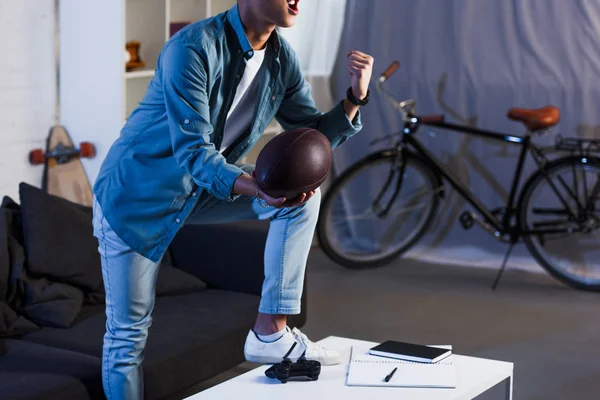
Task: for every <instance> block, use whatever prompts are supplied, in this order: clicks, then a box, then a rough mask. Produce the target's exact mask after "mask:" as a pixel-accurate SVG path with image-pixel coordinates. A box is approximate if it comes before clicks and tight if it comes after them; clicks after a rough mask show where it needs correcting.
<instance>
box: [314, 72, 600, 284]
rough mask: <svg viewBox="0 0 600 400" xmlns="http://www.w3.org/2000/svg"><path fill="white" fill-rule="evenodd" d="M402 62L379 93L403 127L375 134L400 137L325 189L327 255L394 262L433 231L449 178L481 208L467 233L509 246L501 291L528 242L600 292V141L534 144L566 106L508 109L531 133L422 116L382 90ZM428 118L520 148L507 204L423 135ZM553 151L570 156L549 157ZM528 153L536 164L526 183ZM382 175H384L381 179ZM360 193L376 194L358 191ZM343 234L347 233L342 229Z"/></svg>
mask: <svg viewBox="0 0 600 400" xmlns="http://www.w3.org/2000/svg"><path fill="white" fill-rule="evenodd" d="M398 67H399V63H398V62H397V61H395V62H393V63H392V64H391V65H390V66H389V67H388V68H387V69H386V70H385V72H384V73H383V74H381V75H380V77H379V79H378V80H377V90H378V91H379V92H381V93H383V94H384V96H385V98H386V99H387V100H389V101H390V102H391V103H392V105H393V106H394V108H396V109H397V110H398V111H399V112H400V113H401V114H402V115H403V129H402V130H401V131H399V132H396V133H393V134H391V135H388V136H386V137H384V138H383V139H378V140H376V141H374V142H373V143H376V142H379V141H381V140H386V139H389V138H393V137H397V140H396V142H395V144H394V145H393V146H392V147H391V148H388V149H384V150H381V151H376V152H374V153H372V154H369V155H367V156H366V157H364V158H363V159H361V160H359V161H358V162H356V163H354V164H353V165H351V166H350V167H349V168H347V169H346V170H345V171H343V173H342V174H341V175H339V176H338V177H337V178H335V179H334V180H333V182H332V184H331V186H330V187H329V188H328V190H327V191H326V193H325V195H324V197H323V201H322V204H321V211H320V215H319V220H318V223H317V229H316V233H317V237H318V240H319V242H320V245H321V247H322V249H323V251H324V252H325V253H326V255H327V256H328V257H329V258H331V259H332V260H333V261H335V262H336V263H338V264H340V265H342V266H345V267H348V268H355V269H361V268H374V267H378V266H382V265H385V264H388V263H389V262H391V261H392V260H393V259H395V258H397V257H399V256H400V255H401V254H403V253H404V252H406V251H407V250H408V249H409V248H411V247H412V246H413V245H414V244H415V243H417V241H418V240H419V239H420V238H421V237H422V236H423V234H424V233H425V232H426V231H427V229H428V227H429V226H430V224H431V222H432V220H433V218H434V215H435V213H436V209H437V207H438V206H439V203H440V200H441V199H443V198H444V192H445V185H446V184H449V185H450V186H451V187H452V188H454V190H456V192H457V193H458V194H459V195H460V196H461V197H463V198H464V199H465V200H466V201H467V203H469V204H470V205H471V206H472V207H473V209H474V211H465V212H463V213H462V214H461V216H460V218H459V220H460V224H461V225H462V227H463V228H464V229H465V230H466V229H470V228H472V227H473V226H474V224H475V223H478V224H479V225H480V226H481V227H483V228H484V230H486V231H487V232H489V233H491V234H492V235H493V236H494V237H495V238H497V239H498V240H500V241H502V242H505V243H507V244H509V248H508V250H507V252H506V254H505V257H504V260H503V262H502V265H501V268H500V270H499V271H498V274H497V276H496V279H495V281H494V284H493V287H494V288H496V286H497V284H498V282H499V280H500V277H501V275H502V273H503V271H504V268H505V265H506V262H507V260H508V257H509V255H510V252H511V250H512V248H513V246H514V245H515V244H516V243H518V242H519V241H524V242H525V244H526V246H527V249H528V250H529V252H530V253H531V255H532V256H533V257H534V258H535V260H536V261H537V262H538V263H539V264H540V265H541V266H542V267H543V268H544V269H545V270H546V271H547V272H548V273H549V274H550V275H551V276H553V277H554V278H556V279H558V280H559V281H561V282H563V283H564V284H566V285H568V286H571V287H573V288H577V289H581V290H588V291H600V268H599V267H600V265H598V264H600V258H599V257H597V255H590V254H588V253H589V251H592V252H593V250H595V249H597V250H600V247H599V246H598V244H599V242H598V237H599V232H598V229H599V228H600V210H599V209H598V207H597V205H598V204H597V202H598V200H599V196H600V179H599V177H600V159H599V158H598V157H597V156H596V154H597V153H598V152H600V141H596V140H591V139H576V138H565V139H563V138H562V137H561V136H560V135H559V136H558V137H557V140H556V143H555V144H554V146H546V147H539V146H537V145H535V144H534V143H533V142H532V137H533V135H542V134H545V133H546V132H547V131H548V129H549V128H550V127H552V126H554V125H556V124H557V123H558V121H559V120H560V111H559V110H558V108H556V107H554V106H546V107H543V108H540V109H521V108H512V109H510V110H509V111H508V114H507V117H508V118H510V119H512V120H515V121H520V122H522V123H523V124H524V125H525V127H526V128H527V130H526V133H525V135H524V136H516V135H511V134H505V133H501V132H494V131H491V130H483V129H479V128H476V127H474V126H472V125H471V126H469V125H461V124H455V123H450V122H446V121H445V117H444V115H443V114H439V115H421V116H419V115H417V114H416V101H415V100H413V99H410V100H405V101H401V102H400V101H398V100H396V99H395V98H394V96H393V95H392V94H391V93H390V92H388V91H387V90H385V89H384V88H383V84H384V83H385V81H386V80H387V79H388V78H389V77H390V76H391V75H392V74H393V73H394V72H395V71H396V70H397V69H398ZM421 125H426V126H431V127H438V128H443V129H448V130H452V131H458V132H462V133H466V134H469V135H475V136H479V137H484V138H487V139H492V140H496V141H501V142H506V143H509V144H512V145H516V146H520V147H521V151H520V154H519V157H518V161H517V165H516V170H515V174H514V178H513V180H512V184H511V189H510V192H509V195H508V199H507V201H506V205H505V206H504V207H501V208H496V209H490V208H488V207H486V206H485V205H484V204H483V202H482V201H481V200H480V199H479V198H478V197H477V196H476V195H475V194H474V193H473V192H472V191H471V190H470V189H469V188H468V187H467V186H466V185H465V184H464V183H463V182H461V180H460V179H459V178H458V177H457V176H456V175H455V174H453V173H452V171H450V170H449V168H447V167H445V166H444V164H443V163H442V162H441V161H440V160H439V159H438V158H436V156H434V155H433V154H432V153H431V152H430V151H429V150H427V149H426V148H425V146H424V145H423V144H422V143H421V142H420V141H419V140H418V139H417V138H416V133H417V132H418V131H419V128H420V126H421ZM551 152H558V153H560V152H566V153H567V154H563V155H562V156H559V157H558V158H553V159H550V158H549V157H548V155H549V153H551ZM528 154H529V155H530V156H531V157H532V158H533V160H534V161H535V163H536V165H537V170H536V171H534V172H533V173H532V174H531V175H530V176H529V177H528V178H527V180H526V181H525V184H524V185H523V187H522V189H520V190H519V184H520V182H521V179H522V175H523V166H524V164H525V161H526V156H527V155H528ZM382 176H383V177H385V179H374V178H376V177H382ZM382 181H383V183H382ZM353 191H354V193H356V191H360V192H361V193H369V192H372V193H375V194H376V195H374V196H373V197H374V198H373V197H372V198H369V197H368V196H364V195H363V196H353V195H352V194H353ZM340 232H341V233H342V235H341V236H342V238H341V239H339V238H338V237H337V235H336V234H337V233H340ZM586 251H587V252H586Z"/></svg>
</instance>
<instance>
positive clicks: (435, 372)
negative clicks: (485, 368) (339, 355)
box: [346, 346, 456, 389]
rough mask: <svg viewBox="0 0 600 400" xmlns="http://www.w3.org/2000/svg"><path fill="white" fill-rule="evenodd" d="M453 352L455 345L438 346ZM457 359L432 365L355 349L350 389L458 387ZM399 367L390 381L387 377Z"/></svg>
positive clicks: (448, 358) (350, 372)
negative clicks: (360, 387) (455, 362)
mask: <svg viewBox="0 0 600 400" xmlns="http://www.w3.org/2000/svg"><path fill="white" fill-rule="evenodd" d="M435 347H441V348H448V349H451V348H452V347H451V346H435ZM453 358H454V356H449V357H447V358H445V359H443V360H442V361H440V362H438V363H435V364H429V363H419V362H414V361H404V360H397V359H391V358H386V357H379V356H373V355H370V354H369V348H366V347H365V348H363V347H357V346H353V347H352V356H351V358H350V368H349V371H348V380H347V382H346V384H347V385H348V386H392V387H394V386H395V387H413V388H447V389H454V388H456V367H455V365H454V364H453ZM396 367H397V368H398V369H397V370H396V372H395V373H394V375H393V377H392V379H390V381H389V382H385V381H384V378H385V377H386V376H387V375H388V374H389V373H390V372H391V371H392V370H393V369H394V368H396Z"/></svg>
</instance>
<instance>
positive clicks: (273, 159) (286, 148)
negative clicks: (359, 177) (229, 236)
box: [254, 128, 332, 200]
mask: <svg viewBox="0 0 600 400" xmlns="http://www.w3.org/2000/svg"><path fill="white" fill-rule="evenodd" d="M331 164H332V151H331V144H330V143H329V140H328V139H327V138H326V137H325V135H323V134H322V133H321V132H319V131H318V130H316V129H312V128H298V129H292V130H289V131H286V132H283V133H280V134H279V135H277V136H275V137H274V138H273V139H271V140H270V141H269V142H268V143H267V144H266V145H265V147H263V149H262V150H261V151H260V153H259V155H258V158H257V160H256V169H255V171H254V178H255V180H256V183H257V185H258V187H259V188H260V190H262V191H263V192H264V193H266V194H268V195H269V196H271V197H275V198H279V197H285V198H286V199H289V200H291V199H293V198H295V197H297V196H298V195H300V194H301V193H307V192H310V191H311V190H315V189H317V188H318V187H319V186H321V184H322V183H323V182H324V181H325V179H326V178H327V175H329V171H330V169H331Z"/></svg>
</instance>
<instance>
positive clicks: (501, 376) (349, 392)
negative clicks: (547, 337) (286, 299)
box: [186, 336, 513, 400]
mask: <svg viewBox="0 0 600 400" xmlns="http://www.w3.org/2000/svg"><path fill="white" fill-rule="evenodd" d="M319 343H322V344H323V345H324V346H326V347H329V348H332V349H337V350H340V351H342V352H343V354H344V360H346V361H345V363H343V364H339V365H335V366H329V367H322V369H321V375H320V376H319V379H318V380H317V381H314V382H293V381H290V382H288V383H286V384H281V383H280V382H279V381H277V380H275V379H269V378H267V377H266V376H265V370H266V369H267V368H268V366H261V367H259V368H256V369H253V370H252V371H249V372H246V373H245V374H242V375H240V376H238V377H235V378H233V379H231V380H229V381H227V382H223V383H221V384H219V385H216V386H213V387H212V388H210V389H207V390H205V391H203V392H200V393H198V394H196V395H194V396H191V397H188V398H187V399H186V400H205V399H211V400H216V399H219V400H221V399H257V400H259V399H260V400H264V399H285V400H320V399H324V400H325V399H326V400H337V399H344V400H346V399H347V400H358V399H361V400H363V399H368V400H375V399H400V398H401V399H419V400H423V399H432V400H437V399H440V400H441V399H444V400H449V399H453V400H454V399H465V400H466V399H473V398H474V397H476V396H478V395H480V394H481V393H483V392H485V391H486V390H488V389H490V388H492V387H493V386H495V385H496V384H498V383H500V382H502V381H504V382H505V390H506V399H507V400H512V388H513V363H510V362H504V361H494V360H487V359H483V358H475V357H466V356H460V355H456V354H455V355H454V363H455V364H456V368H457V370H456V371H457V379H458V380H457V385H456V386H457V387H456V389H420V388H419V389H415V388H398V387H393V388H386V387H350V386H346V375H347V372H348V365H349V362H350V347H351V346H352V345H363V346H364V345H369V346H372V345H375V344H376V343H372V342H365V341H362V340H354V339H348V338H342V337H337V336H330V337H327V338H325V339H323V340H321V341H320V342H319Z"/></svg>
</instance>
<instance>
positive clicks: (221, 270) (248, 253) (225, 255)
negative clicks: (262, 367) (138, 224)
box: [170, 221, 306, 327]
mask: <svg viewBox="0 0 600 400" xmlns="http://www.w3.org/2000/svg"><path fill="white" fill-rule="evenodd" d="M268 232H269V223H268V221H240V222H234V223H226V224H215V225H192V224H189V225H186V226H184V227H182V228H181V230H180V231H179V233H178V234H177V236H176V237H175V239H174V240H173V242H172V243H171V246H170V250H171V256H172V258H173V265H174V266H175V267H176V268H179V269H181V270H183V271H185V272H187V273H189V274H191V275H194V276H196V277H198V278H199V279H202V280H203V281H204V282H206V284H207V285H208V286H209V287H212V288H215V289H221V290H229V291H234V292H242V293H248V294H254V295H257V296H260V294H261V291H262V284H263V280H264V277H265V275H264V251H265V243H266V240H267V234H268ZM301 308H302V312H301V314H300V315H298V316H294V318H291V320H290V325H291V326H298V327H301V326H303V325H304V324H305V322H306V277H305V279H304V290H303V295H302V303H301Z"/></svg>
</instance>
